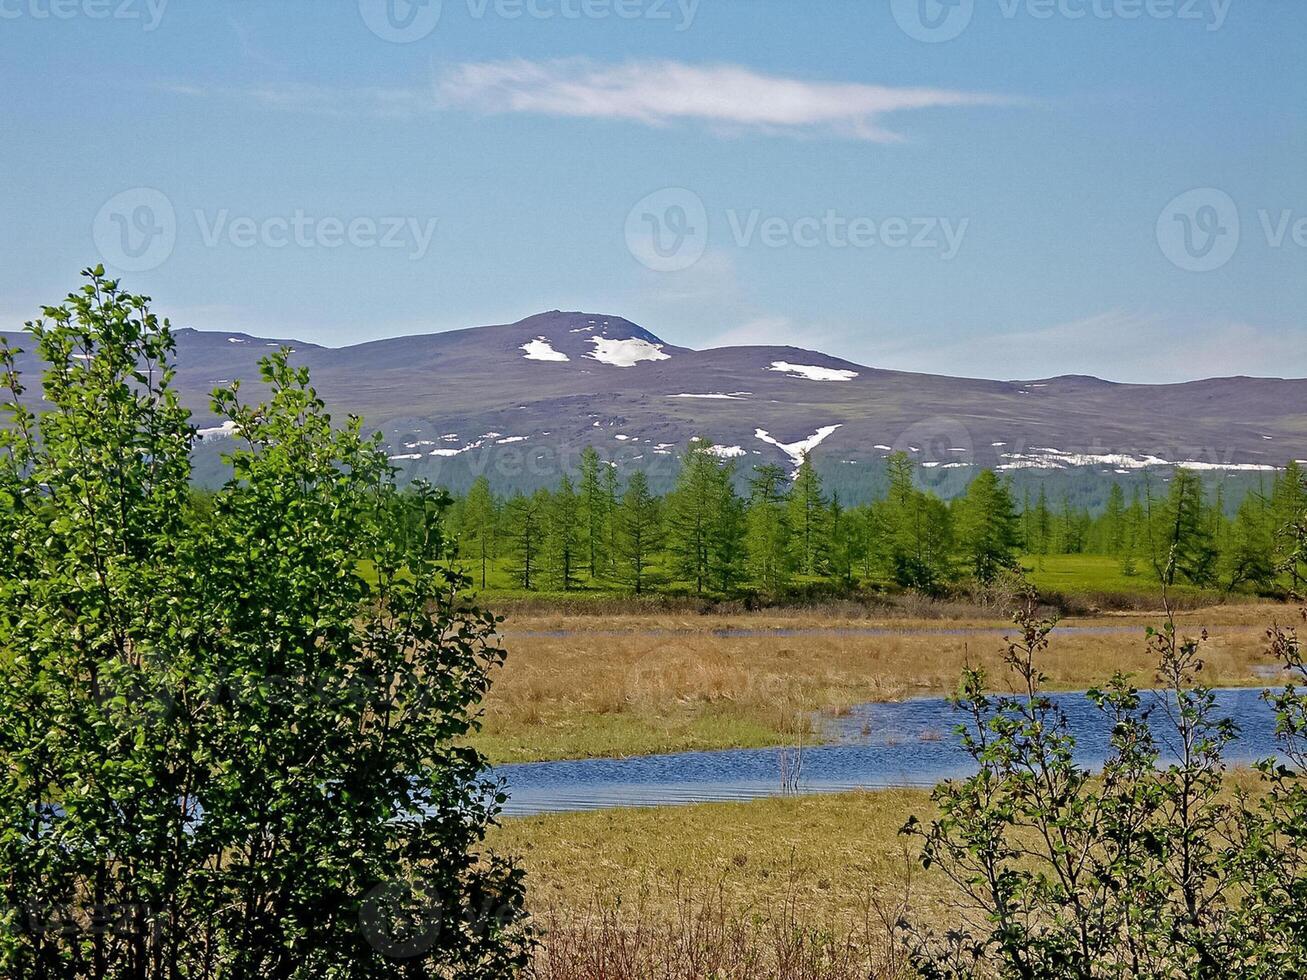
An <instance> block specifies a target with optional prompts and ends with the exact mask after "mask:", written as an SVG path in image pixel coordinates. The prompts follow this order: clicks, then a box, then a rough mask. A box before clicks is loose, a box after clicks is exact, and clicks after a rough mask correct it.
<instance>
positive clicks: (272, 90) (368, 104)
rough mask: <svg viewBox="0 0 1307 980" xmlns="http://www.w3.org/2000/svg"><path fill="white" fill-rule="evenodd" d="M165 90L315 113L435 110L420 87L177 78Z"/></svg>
mask: <svg viewBox="0 0 1307 980" xmlns="http://www.w3.org/2000/svg"><path fill="white" fill-rule="evenodd" d="M160 88H161V89H162V90H163V91H165V92H170V93H172V94H173V95H181V96H186V97H188V98H219V99H227V100H232V101H237V102H247V103H248V102H252V103H254V104H256V105H259V106H263V107H264V108H267V109H277V110H281V111H284V112H300V113H308V114H312V115H318V116H332V117H338V118H357V117H360V116H367V117H380V118H385V119H405V120H407V119H412V118H413V117H415V116H418V115H423V114H427V113H430V112H432V111H434V110H435V102H434V100H433V99H432V96H431V93H430V92H429V91H427V90H425V89H422V88H385V87H382V86H364V87H362V88H352V89H345V88H335V87H329V86H324V85H311V84H308V83H303V82H269V83H264V84H260V85H249V86H245V87H241V88H222V87H213V86H203V85H192V84H190V83H185V82H180V83H172V84H166V85H162V86H160Z"/></svg>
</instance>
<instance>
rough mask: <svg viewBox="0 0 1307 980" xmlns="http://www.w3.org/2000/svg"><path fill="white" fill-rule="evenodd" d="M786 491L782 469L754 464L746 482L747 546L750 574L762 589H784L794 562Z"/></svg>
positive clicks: (771, 590)
mask: <svg viewBox="0 0 1307 980" xmlns="http://www.w3.org/2000/svg"><path fill="white" fill-rule="evenodd" d="M785 491H786V488H785V471H784V470H782V469H781V468H780V467H779V466H776V465H774V464H767V465H765V466H758V467H755V469H754V477H753V479H752V480H750V481H749V514H748V531H747V537H746V546H747V549H748V553H749V572H750V577H751V578H752V579H753V581H754V582H755V583H757V585H758V586H759V588H761V589H763V590H764V591H765V592H771V593H777V592H781V591H783V590H784V589H785V587H786V586H788V585H789V582H790V574H791V572H792V570H793V565H794V561H793V555H792V553H791V547H790V520H789V508H788V507H787V502H786V492H785Z"/></svg>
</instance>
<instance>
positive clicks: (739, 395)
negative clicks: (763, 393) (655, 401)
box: [667, 391, 752, 402]
mask: <svg viewBox="0 0 1307 980" xmlns="http://www.w3.org/2000/svg"><path fill="white" fill-rule="evenodd" d="M748 394H752V392H748V391H733V392H731V393H730V394H726V393H725V392H721V391H712V392H709V393H708V394H706V395H668V396H667V397H668V398H716V399H720V400H722V401H731V402H738V401H742V400H743V399H744V396H745V395H748Z"/></svg>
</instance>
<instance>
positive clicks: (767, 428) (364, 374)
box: [26, 310, 1307, 486]
mask: <svg viewBox="0 0 1307 980" xmlns="http://www.w3.org/2000/svg"><path fill="white" fill-rule="evenodd" d="M177 343H178V372H177V381H178V386H179V389H180V391H181V394H182V397H183V400H184V401H185V402H186V403H187V404H188V405H189V406H190V407H191V408H192V409H193V410H194V412H195V413H196V424H197V425H198V426H199V427H200V428H201V430H202V432H203V431H206V430H213V429H217V427H218V425H219V420H217V419H214V418H213V416H212V413H211V411H210V409H209V405H208V392H209V391H210V390H211V389H212V388H214V387H217V386H219V385H223V384H226V383H228V382H229V381H231V380H234V379H237V378H241V379H246V380H247V381H249V380H253V379H257V376H258V375H257V362H258V359H259V358H260V357H262V356H264V355H265V354H267V353H268V352H269V351H270V350H273V349H275V348H276V347H278V346H280V345H282V344H287V345H289V346H291V347H292V348H294V351H295V353H294V360H295V362H296V363H301V364H305V365H307V366H308V367H310V368H311V370H312V374H313V381H314V384H315V386H316V387H317V389H318V391H319V392H320V394H321V395H322V396H323V397H324V398H325V399H326V401H327V402H328V404H329V405H330V406H331V407H332V409H333V411H336V412H338V413H345V412H353V413H357V414H360V415H362V416H363V417H364V418H365V419H366V420H367V423H368V425H369V426H370V427H374V428H376V429H379V430H380V431H381V432H382V433H383V434H384V437H385V439H386V442H387V445H388V446H389V452H390V453H391V455H392V456H393V457H394V460H395V463H396V465H397V466H400V467H402V468H403V470H404V471H405V473H406V474H407V475H408V476H410V477H425V478H427V479H430V480H431V481H432V482H437V483H444V484H448V485H452V486H463V485H466V483H467V482H468V481H470V480H471V479H472V478H473V477H474V476H475V475H476V474H478V473H481V472H485V473H487V474H489V475H491V476H492V482H496V483H498V484H500V485H505V486H527V485H534V484H539V483H542V482H552V480H553V479H554V478H556V474H557V472H558V471H559V469H560V467H567V468H571V467H573V466H574V465H575V460H576V458H577V457H578V456H579V454H580V452H581V450H582V449H584V448H585V446H586V445H588V444H593V445H595V446H596V448H598V449H599V450H601V451H602V452H603V453H604V454H605V455H606V456H608V457H609V458H610V459H613V460H614V461H616V462H617V463H618V464H619V466H621V467H622V468H628V467H632V466H636V467H641V468H646V469H648V470H650V471H651V478H653V479H654V480H655V482H663V481H665V480H666V479H670V478H671V475H672V474H673V473H674V471H675V467H676V459H677V455H678V452H679V451H680V450H682V449H683V448H684V447H685V446H686V445H687V444H688V443H689V441H690V440H691V439H693V438H697V437H698V438H703V437H706V438H710V439H711V440H712V441H713V443H714V444H715V447H716V448H715V451H716V452H718V453H719V454H721V455H723V456H726V457H733V458H736V459H738V460H739V462H740V464H741V466H740V468H741V470H744V471H748V470H749V469H750V468H751V465H752V464H756V463H764V462H766V463H778V464H781V465H784V466H786V467H787V468H793V467H794V466H796V465H797V462H798V460H799V458H801V455H802V453H803V452H804V451H805V450H810V451H812V453H813V456H814V458H820V459H821V460H822V461H823V464H824V465H825V466H826V467H827V468H829V467H831V466H836V465H844V466H859V465H863V464H867V465H876V464H878V463H879V462H880V461H881V460H883V458H884V457H885V456H886V455H887V454H888V453H889V452H890V451H891V450H895V449H897V450H903V451H905V452H907V453H909V455H911V456H912V457H913V458H914V459H915V460H916V461H917V462H918V463H919V464H920V466H921V467H922V471H923V472H925V471H931V470H934V471H936V472H938V473H940V474H941V476H942V473H943V471H945V470H949V471H954V470H955V471H958V472H957V474H956V475H957V476H958V477H962V476H964V475H965V474H966V473H969V472H974V467H978V466H985V467H998V468H1000V469H1003V470H1006V471H1012V472H1015V471H1023V470H1024V471H1054V470H1073V469H1082V468H1091V469H1093V470H1096V471H1101V472H1107V473H1133V472H1138V471H1141V470H1143V469H1145V468H1149V467H1164V466H1166V465H1169V464H1175V463H1184V464H1186V465H1193V466H1197V467H1199V468H1201V469H1207V470H1211V471H1213V472H1247V473H1258V472H1269V471H1271V470H1273V469H1274V468H1275V467H1276V466H1277V465H1282V464H1283V463H1284V462H1285V461H1287V460H1288V459H1290V458H1297V457H1307V380H1281V379H1267V378H1244V377H1237V378H1215V379H1211V380H1206V381H1195V382H1190V383H1186V384H1171V385H1128V384H1115V383H1111V382H1107V381H1102V380H1099V379H1097V378H1090V377H1083V376H1075V375H1068V376H1063V377H1055V378H1042V379H1034V380H1026V381H985V380H974V379H965V378H951V377H941V376H936V375H926V374H912V373H907V372H900V371H886V370H880V369H876V368H869V367H865V366H863V365H860V364H855V363H853V362H851V361H846V360H842V359H840V358H837V357H831V356H829V355H826V354H820V353H816V352H813V351H808V350H803V349H802V348H798V347H764V346H751V347H725V348H718V349H712V350H693V349H690V348H686V347H676V346H674V345H672V344H668V343H665V342H664V341H662V340H661V339H659V338H658V337H657V336H655V335H654V334H653V333H650V332H649V331H648V330H645V329H644V328H642V327H640V326H637V325H636V324H634V323H631V322H630V321H628V320H625V319H622V318H621V317H617V316H604V315H599V314H593V313H565V312H561V311H558V310H555V311H552V312H549V313H541V314H537V315H536V316H531V317H528V318H526V319H525V320H521V321H519V322H517V323H512V324H504V325H498V326H485V327H473V328H469V329H466V330H455V331H450V332H446V333H438V334H430V335H426V336H417V337H399V338H394V339H389V340H379V341H373V342H371V343H366V344H359V345H356V346H352V347H345V348H339V349H333V348H326V347H319V346H316V345H313V344H307V343H303V342H301V341H295V340H276V339H267V338H261V337H253V336H250V335H247V334H240V333H213V332H201V331H197V330H192V329H183V330H180V331H178V334H177ZM29 356H30V355H29ZM26 366H27V367H28V368H31V367H35V365H34V364H31V363H29V364H27V365H26ZM250 397H255V395H254V391H253V390H250ZM206 435H207V438H206V440H205V441H206V443H207V444H208V446H207V452H202V453H201V454H200V455H201V457H207V461H206V462H205V463H204V466H203V467H202V471H204V470H205V467H207V468H208V469H207V471H209V472H212V459H213V458H216V456H217V455H218V452H219V450H220V449H221V443H222V438H221V435H222V434H221V432H218V431H209V432H207V433H206ZM955 482H956V481H955Z"/></svg>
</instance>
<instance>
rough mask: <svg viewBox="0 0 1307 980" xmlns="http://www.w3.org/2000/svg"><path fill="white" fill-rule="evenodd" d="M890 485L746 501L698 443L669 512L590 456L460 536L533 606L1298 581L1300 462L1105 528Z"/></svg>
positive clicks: (1195, 487)
mask: <svg viewBox="0 0 1307 980" xmlns="http://www.w3.org/2000/svg"><path fill="white" fill-rule="evenodd" d="M886 469H887V476H888V480H887V484H888V485H887V489H886V491H885V493H884V494H883V495H882V496H880V497H879V498H878V499H875V500H872V501H871V502H869V503H865V504H860V505H857V506H844V505H843V504H842V503H841V502H840V499H839V496H838V494H829V493H827V492H826V491H825V489H824V487H823V483H822V478H821V476H820V474H819V473H818V471H817V469H816V468H815V467H814V465H813V463H812V460H810V459H808V458H806V457H805V458H804V459H803V461H802V462H801V464H800V466H799V467H798V469H797V471H796V472H795V473H794V474H793V475H792V477H791V476H789V475H787V474H786V473H785V471H784V470H783V469H782V468H781V467H779V466H776V465H773V464H767V465H759V466H755V467H754V468H753V471H752V474H751V475H750V476H749V478H748V480H747V482H743V487H744V489H743V492H741V491H740V490H738V489H737V487H739V486H740V485H741V483H742V481H740V480H738V479H737V473H736V463H735V462H734V461H733V460H730V459H724V458H722V457H720V456H719V455H717V454H716V453H714V451H713V446H712V444H711V443H710V442H709V441H707V440H697V441H695V442H693V443H691V444H690V446H689V447H688V449H687V451H686V452H685V454H684V456H683V457H682V460H681V466H680V470H679V473H678V474H677V477H676V480H675V484H674V486H673V488H672V489H671V490H670V492H668V493H666V494H664V495H656V494H654V493H653V492H651V490H650V487H649V483H648V479H647V478H646V476H645V475H644V474H643V473H642V472H639V471H636V472H634V473H632V474H631V475H630V476H629V477H628V478H627V479H626V480H625V481H622V480H621V479H620V478H619V476H618V472H617V468H616V467H615V466H614V465H612V464H611V463H609V462H608V461H606V460H604V459H603V458H602V457H601V456H600V454H599V453H598V452H597V451H596V450H595V449H594V448H593V447H590V448H587V449H586V450H585V452H584V453H583V454H582V457H581V462H580V468H579V472H578V473H577V474H576V475H575V477H573V476H571V475H566V474H565V475H564V476H563V477H562V478H561V479H560V480H559V483H558V485H557V486H556V487H555V488H554V489H552V490H550V489H543V488H542V489H538V490H536V491H535V492H533V493H530V494H527V493H523V492H516V493H513V494H512V495H510V496H507V497H502V496H499V495H497V494H496V492H495V490H494V488H493V487H492V485H491V484H490V482H489V480H488V479H487V478H486V477H484V476H482V477H480V478H479V479H477V481H476V482H475V483H474V484H473V485H472V487H471V488H470V490H469V491H468V493H467V494H466V495H465V496H464V497H462V498H461V499H459V500H457V501H456V502H455V504H454V506H453V508H452V509H451V513H450V518H449V519H450V522H451V525H452V539H453V541H454V542H455V545H456V548H457V553H458V556H459V557H460V558H461V559H463V560H464V561H465V562H467V563H468V564H469V565H470V566H471V571H472V573H473V577H474V578H475V579H477V580H478V581H479V582H480V584H481V585H482V587H485V586H486V584H487V582H488V581H489V577H490V571H491V569H492V568H495V567H499V566H506V567H507V568H508V570H509V573H510V575H511V576H512V580H513V582H514V584H515V585H516V586H517V587H519V588H522V589H526V590H539V589H550V590H558V591H569V590H572V589H576V588H582V587H588V586H590V585H593V584H597V583H603V584H615V585H618V586H622V587H625V588H627V589H629V590H630V591H632V592H634V593H636V594H641V593H644V592H648V591H667V590H670V591H689V592H693V593H695V594H699V595H703V594H714V595H736V594H741V593H746V592H759V593H765V594H779V593H784V592H786V591H788V590H791V589H793V588H795V587H796V586H800V585H805V584H808V585H811V584H814V583H826V584H828V585H830V586H834V587H838V588H843V589H854V588H860V587H884V586H890V587H898V588H910V589H916V590H920V591H924V592H931V593H937V592H940V591H942V590H945V589H947V588H948V587H950V586H951V585H954V584H957V583H959V582H963V581H978V582H980V583H989V582H991V581H993V580H994V579H995V577H997V576H998V575H999V574H1000V573H1001V572H1002V571H1003V570H1005V569H1012V568H1015V567H1017V564H1018V560H1019V556H1021V555H1022V554H1025V555H1028V556H1033V558H1034V560H1036V561H1038V560H1039V559H1040V558H1041V557H1042V556H1046V555H1054V554H1095V555H1108V556H1112V557H1114V558H1116V559H1117V560H1118V561H1119V563H1120V569H1121V571H1122V573H1123V574H1125V575H1127V576H1133V575H1138V574H1145V575H1149V576H1150V577H1153V578H1155V579H1157V580H1160V581H1162V582H1164V583H1165V584H1167V585H1172V584H1176V583H1186V584H1190V585H1195V586H1199V587H1204V588H1213V589H1223V590H1225V591H1227V592H1228V591H1233V590H1236V589H1240V588H1245V589H1250V590H1254V591H1271V590H1274V589H1276V588H1279V587H1293V586H1296V585H1297V584H1298V582H1299V581H1300V577H1301V576H1300V571H1299V570H1297V569H1296V566H1295V570H1294V571H1293V572H1291V573H1289V574H1288V575H1287V577H1286V574H1285V573H1284V571H1283V567H1284V560H1285V557H1286V555H1287V554H1288V553H1289V548H1290V539H1289V536H1288V535H1287V534H1286V533H1285V529H1286V528H1288V527H1289V525H1290V524H1291V522H1292V521H1293V519H1294V517H1295V515H1297V514H1299V513H1301V512H1302V509H1303V507H1304V506H1307V484H1305V483H1304V475H1303V472H1302V469H1301V467H1300V466H1299V464H1298V463H1296V462H1291V463H1290V464H1289V465H1288V466H1287V467H1286V468H1285V470H1284V471H1283V472H1281V473H1279V474H1278V475H1277V476H1276V478H1275V479H1274V481H1273V482H1272V485H1271V486H1270V487H1269V488H1268V489H1265V490H1263V491H1261V492H1253V493H1249V494H1248V495H1246V496H1245V498H1244V499H1243V501H1242V502H1241V503H1240V504H1239V506H1238V507H1237V508H1236V509H1235V510H1234V512H1233V514H1229V513H1227V506H1226V501H1225V499H1224V491H1223V489H1222V488H1221V487H1220V486H1218V487H1217V488H1216V490H1215V492H1214V493H1212V492H1209V490H1208V488H1207V487H1206V486H1205V485H1204V483H1203V480H1202V479H1201V477H1200V476H1199V475H1198V474H1197V473H1195V472H1193V471H1190V470H1185V469H1176V470H1175V471H1174V472H1173V473H1172V475H1171V476H1170V478H1169V480H1167V481H1166V482H1165V483H1163V482H1162V481H1161V480H1157V479H1154V478H1152V477H1149V476H1146V478H1145V480H1144V482H1143V485H1142V487H1139V488H1136V489H1135V491H1134V492H1133V494H1132V497H1131V498H1130V499H1129V500H1127V498H1126V494H1125V491H1124V490H1123V489H1122V488H1121V486H1119V485H1114V486H1113V487H1112V490H1111V493H1110V494H1109V496H1108V500H1107V503H1106V506H1105V507H1104V508H1103V509H1102V511H1101V512H1100V513H1097V514H1092V513H1090V512H1089V511H1088V510H1086V509H1084V508H1077V507H1073V506H1071V504H1070V503H1069V502H1068V501H1066V500H1063V501H1062V502H1061V503H1060V504H1058V505H1054V504H1052V503H1050V501H1049V500H1048V497H1047V494H1046V493H1045V492H1044V491H1043V490H1042V489H1041V490H1040V492H1039V493H1038V494H1037V495H1033V496H1032V494H1031V493H1030V492H1029V491H1026V492H1025V493H1024V494H1023V496H1022V499H1021V500H1020V501H1018V500H1017V499H1016V495H1015V493H1014V491H1013V488H1012V486H1011V484H1010V482H1009V481H1008V480H1006V479H1004V478H1002V477H1000V476H999V475H998V474H996V473H994V472H993V471H991V470H982V471H981V472H980V473H979V474H978V475H977V476H976V477H975V478H974V479H973V480H972V481H971V483H970V484H969V485H968V487H967V489H966V492H965V493H963V494H962V495H961V496H958V497H956V498H954V499H953V500H951V501H945V500H943V499H941V498H940V497H939V496H937V495H935V494H934V493H932V492H930V491H928V490H925V489H922V488H920V487H919V486H918V484H917V482H916V481H915V479H914V469H915V467H914V464H913V462H912V460H911V459H910V457H908V456H907V455H906V454H905V453H895V454H893V455H891V456H890V457H889V458H888V460H887V463H886ZM403 520H404V518H403V517H402V516H401V517H400V518H399V522H400V523H401V524H402V523H403Z"/></svg>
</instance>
